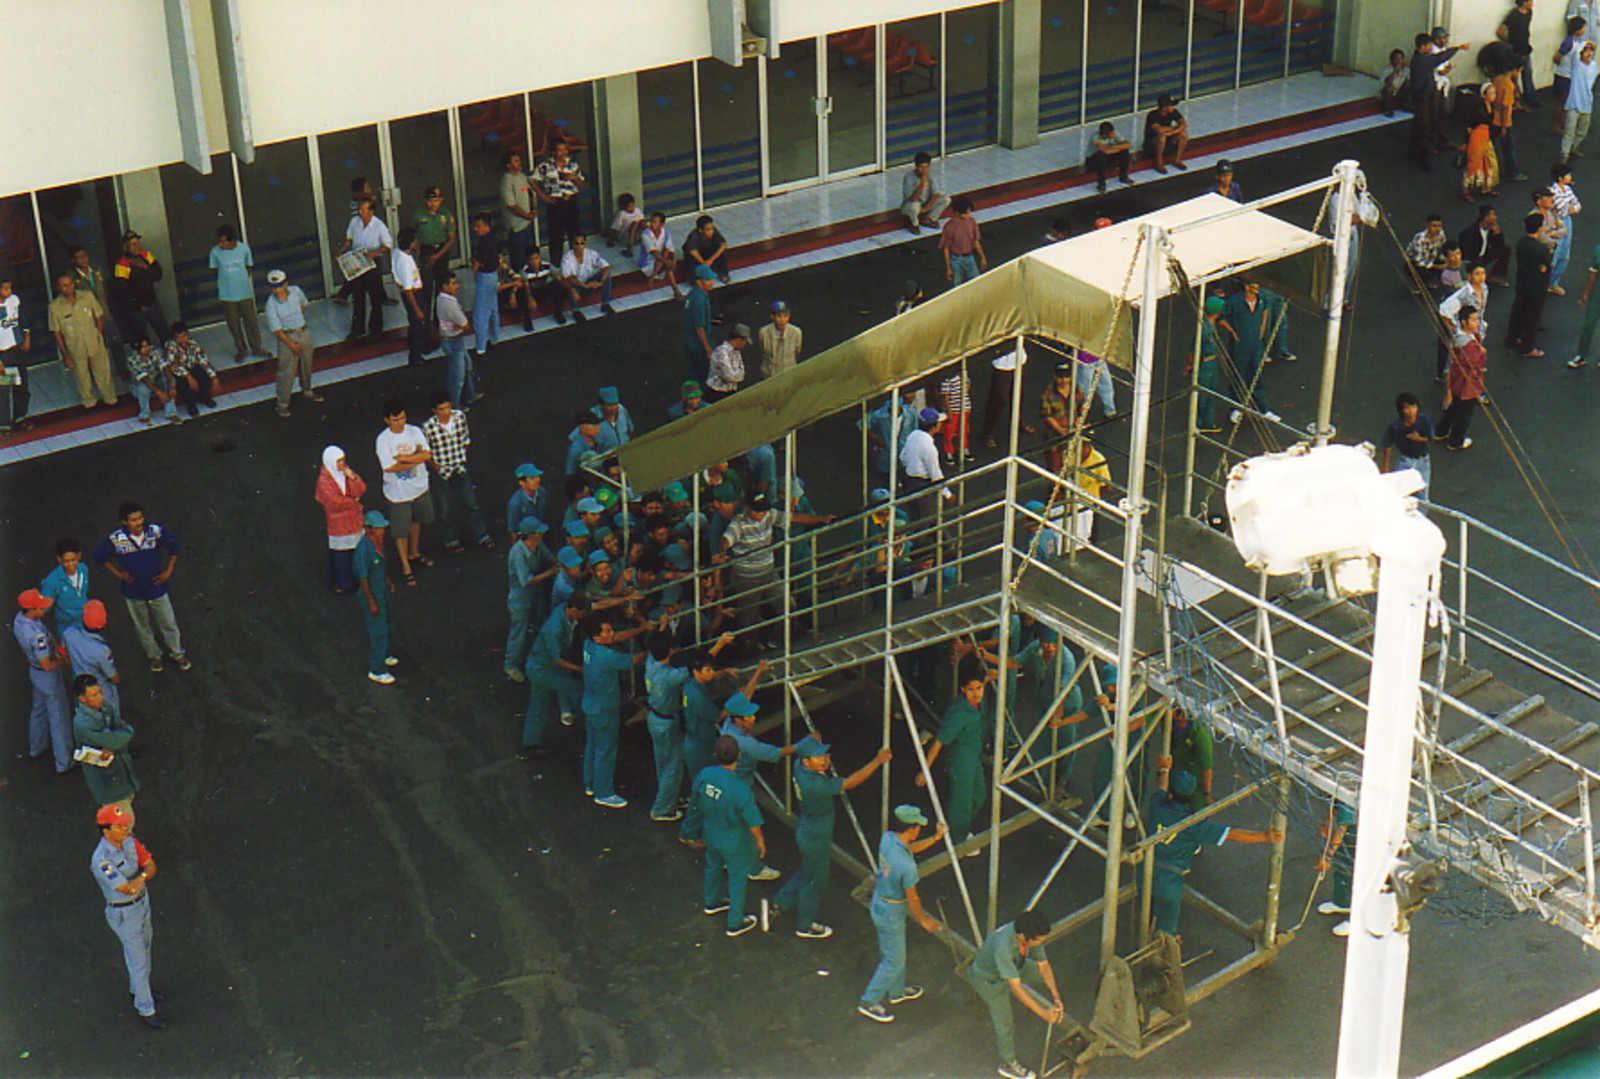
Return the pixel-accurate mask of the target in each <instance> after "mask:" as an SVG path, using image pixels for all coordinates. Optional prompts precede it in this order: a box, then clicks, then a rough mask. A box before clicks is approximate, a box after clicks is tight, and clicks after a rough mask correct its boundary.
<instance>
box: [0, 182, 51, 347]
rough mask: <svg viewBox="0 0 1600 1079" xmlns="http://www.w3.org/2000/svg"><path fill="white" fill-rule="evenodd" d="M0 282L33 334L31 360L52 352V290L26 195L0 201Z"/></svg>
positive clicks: (24, 323) (30, 202) (13, 196)
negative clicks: (18, 303)
mask: <svg viewBox="0 0 1600 1079" xmlns="http://www.w3.org/2000/svg"><path fill="white" fill-rule="evenodd" d="M0 278H4V279H9V280H10V282H11V289H12V291H13V292H15V293H16V294H17V298H18V299H20V300H21V301H22V307H21V308H20V314H21V316H22V321H23V325H25V326H27V327H28V328H29V329H31V330H32V331H33V341H32V344H33V351H32V353H30V358H33V359H40V358H42V355H41V354H43V355H48V354H49V353H50V352H52V351H54V347H53V345H52V344H51V342H50V326H49V311H48V308H49V306H50V297H51V296H52V295H54V292H55V290H54V289H53V288H51V287H50V286H49V285H47V284H46V283H45V279H44V278H45V268H44V253H43V252H42V251H41V250H40V249H39V234H38V230H37V229H36V228H34V222H33V202H32V200H31V199H29V197H28V196H27V195H25V194H24V195H12V196H10V197H9V198H3V199H0Z"/></svg>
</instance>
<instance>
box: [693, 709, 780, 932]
mask: <svg viewBox="0 0 1600 1079" xmlns="http://www.w3.org/2000/svg"><path fill="white" fill-rule="evenodd" d="M711 757H712V763H711V764H710V765H709V766H707V767H705V768H702V769H701V770H700V773H699V774H698V775H696V776H695V780H694V793H693V795H692V796H691V798H690V804H691V805H693V806H694V807H695V808H696V810H697V811H698V812H697V814H696V816H697V817H698V818H699V819H700V820H701V821H702V822H703V824H704V827H705V837H706V838H705V847H706V873H705V888H704V891H703V893H702V895H703V897H704V899H705V907H704V908H703V909H704V910H705V912H706V913H707V914H721V913H723V912H724V911H726V912H727V915H728V923H727V924H728V936H730V937H737V936H739V935H740V934H741V933H748V932H749V931H750V930H752V929H754V928H755V927H756V916H755V915H754V914H746V913H745V912H744V900H745V892H746V891H747V890H748V888H749V884H748V883H747V878H748V875H749V871H750V866H752V865H754V864H755V863H756V862H758V861H760V860H761V859H763V858H765V857H766V856H767V841H766V839H765V838H763V837H762V835H761V810H760V809H759V808H758V807H757V806H756V796H755V795H754V794H753V793H751V790H750V784H748V783H746V782H745V781H744V780H742V779H740V778H739V777H738V776H737V775H736V774H735V770H736V769H737V767H738V764H739V743H738V742H737V741H735V740H734V739H733V738H731V737H729V736H728V735H723V736H721V737H720V738H718V739H717V740H716V742H715V743H714V744H713V745H712V749H711Z"/></svg>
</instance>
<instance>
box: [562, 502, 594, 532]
mask: <svg viewBox="0 0 1600 1079" xmlns="http://www.w3.org/2000/svg"><path fill="white" fill-rule="evenodd" d="M579 505H582V503H579ZM588 534H589V526H588V525H586V524H584V523H583V522H582V521H581V520H579V519H578V518H576V517H574V518H573V519H572V520H570V521H568V522H567V535H569V536H587V535H588Z"/></svg>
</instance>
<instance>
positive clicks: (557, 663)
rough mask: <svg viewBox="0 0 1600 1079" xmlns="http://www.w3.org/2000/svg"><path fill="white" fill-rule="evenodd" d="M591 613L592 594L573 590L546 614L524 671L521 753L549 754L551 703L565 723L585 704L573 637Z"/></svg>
mask: <svg viewBox="0 0 1600 1079" xmlns="http://www.w3.org/2000/svg"><path fill="white" fill-rule="evenodd" d="M588 613H589V597H588V596H586V595H584V594H583V593H582V592H573V593H570V594H569V595H568V596H567V598H566V599H565V600H563V601H562V602H561V604H560V605H559V606H558V607H557V608H556V609H555V610H553V611H551V612H550V614H549V615H548V616H546V618H545V620H544V625H542V626H540V627H539V632H538V633H536V634H535V635H534V638H533V644H532V646H531V647H529V649H528V662H527V663H526V664H525V665H524V666H523V668H522V670H523V673H524V674H526V675H527V677H528V711H527V712H526V713H525V714H524V715H523V717H522V755H523V756H524V757H544V756H548V755H549V753H550V750H549V749H548V748H547V747H546V746H545V745H544V725H545V722H546V721H547V720H548V719H549V718H550V709H551V706H554V707H556V708H557V709H558V710H559V712H560V714H561V724H562V726H571V725H572V718H573V716H574V715H576V714H577V712H578V709H579V708H580V707H582V700H583V666H582V665H581V664H580V663H578V662H577V657H575V656H574V655H573V654H572V653H573V647H572V639H573V636H574V635H575V634H576V632H577V628H578V622H579V620H580V619H582V618H583V616H584V615H586V614H588Z"/></svg>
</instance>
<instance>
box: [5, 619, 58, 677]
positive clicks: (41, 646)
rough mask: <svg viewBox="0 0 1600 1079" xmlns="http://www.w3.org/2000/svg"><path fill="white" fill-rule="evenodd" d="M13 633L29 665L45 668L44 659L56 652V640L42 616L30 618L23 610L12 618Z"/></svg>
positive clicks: (38, 668)
mask: <svg viewBox="0 0 1600 1079" xmlns="http://www.w3.org/2000/svg"><path fill="white" fill-rule="evenodd" d="M11 633H12V635H13V636H15V637H16V638H17V644H19V645H20V646H21V647H22V654H23V656H25V657H26V658H27V660H28V666H30V667H33V668H34V669H35V670H43V669H44V661H45V660H47V659H49V658H50V657H51V656H52V655H53V654H54V653H55V640H54V639H53V638H52V636H51V633H50V627H49V626H47V625H45V624H44V619H42V618H29V617H28V616H27V615H26V614H25V613H23V612H22V611H18V612H17V616H16V617H15V618H13V619H12V620H11Z"/></svg>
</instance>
